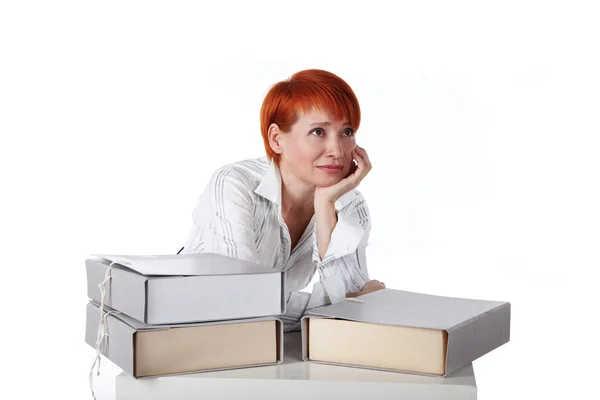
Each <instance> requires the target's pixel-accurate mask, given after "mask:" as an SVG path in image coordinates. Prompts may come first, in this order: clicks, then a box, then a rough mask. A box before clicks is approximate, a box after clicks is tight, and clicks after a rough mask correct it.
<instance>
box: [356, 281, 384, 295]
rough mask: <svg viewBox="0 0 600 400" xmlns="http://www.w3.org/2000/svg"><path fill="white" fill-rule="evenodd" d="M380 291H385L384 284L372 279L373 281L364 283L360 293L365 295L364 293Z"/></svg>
mask: <svg viewBox="0 0 600 400" xmlns="http://www.w3.org/2000/svg"><path fill="white" fill-rule="evenodd" d="M381 289H385V284H384V283H383V282H380V281H378V280H376V279H373V280H370V281H369V282H367V283H365V285H364V286H363V288H362V289H361V290H360V291H361V292H362V294H365V293H370V292H375V291H377V290H381Z"/></svg>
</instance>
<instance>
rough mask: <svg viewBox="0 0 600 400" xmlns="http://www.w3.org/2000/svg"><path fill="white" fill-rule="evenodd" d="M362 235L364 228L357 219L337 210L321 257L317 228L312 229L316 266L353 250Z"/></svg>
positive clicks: (363, 234) (361, 238)
mask: <svg viewBox="0 0 600 400" xmlns="http://www.w3.org/2000/svg"><path fill="white" fill-rule="evenodd" d="M364 236H365V228H363V227H362V225H360V223H359V222H358V221H356V220H355V219H354V218H352V217H351V216H349V215H347V214H346V213H344V212H339V213H338V220H337V223H336V224H335V227H334V228H333V231H332V232H331V238H330V239H329V246H328V247H327V251H326V252H325V256H324V257H323V259H321V257H320V256H319V247H318V245H317V230H316V229H315V230H314V232H313V262H316V263H317V267H321V266H322V265H325V264H327V263H328V262H330V261H332V260H335V259H336V258H341V257H344V256H345V255H348V254H350V253H353V252H355V251H356V249H357V248H358V246H359V244H360V242H361V241H362V240H363V238H364Z"/></svg>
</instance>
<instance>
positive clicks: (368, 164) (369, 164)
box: [356, 146, 371, 172]
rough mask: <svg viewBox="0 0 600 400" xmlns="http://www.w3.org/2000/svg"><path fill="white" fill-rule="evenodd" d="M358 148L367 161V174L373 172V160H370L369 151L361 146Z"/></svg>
mask: <svg viewBox="0 0 600 400" xmlns="http://www.w3.org/2000/svg"><path fill="white" fill-rule="evenodd" d="M356 148H357V149H358V151H359V154H360V155H361V157H362V158H363V160H364V161H365V166H366V167H365V168H366V169H367V172H368V171H370V170H371V159H370V158H369V155H368V154H367V151H366V150H365V149H363V148H362V147H360V146H356Z"/></svg>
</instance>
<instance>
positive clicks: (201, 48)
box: [0, 0, 600, 400]
mask: <svg viewBox="0 0 600 400" xmlns="http://www.w3.org/2000/svg"><path fill="white" fill-rule="evenodd" d="M216 3H217V2H206V3H202V2H171V1H163V2H157V1H143V2H141V1H102V2H83V1H72V2H66V1H54V2H37V3H33V2H29V1H19V2H17V1H14V2H9V1H7V2H3V3H2V4H1V5H0V59H1V62H0V70H1V73H0V133H1V134H2V136H1V137H2V141H1V146H0V166H1V171H2V172H1V173H2V180H1V182H2V189H3V191H2V192H3V194H2V196H1V202H2V206H1V208H0V217H1V228H0V229H1V231H0V232H1V237H0V238H1V240H2V241H1V243H2V244H1V246H2V247H1V248H2V255H3V257H4V262H3V264H4V265H3V275H2V289H1V290H0V296H1V300H2V305H3V314H2V317H1V319H0V321H1V324H2V325H1V328H2V329H1V332H0V335H1V339H2V345H3V346H2V348H3V351H2V361H3V362H2V363H1V364H0V365H1V368H2V375H3V377H4V379H3V381H5V383H3V385H2V386H3V390H6V391H7V392H6V393H9V392H8V390H9V389H11V388H14V389H15V390H17V391H15V392H13V394H12V395H10V398H33V397H36V395H37V397H40V396H43V395H51V394H52V397H54V394H60V398H64V399H67V398H68V399H84V398H91V397H90V396H89V392H88V386H87V385H88V382H87V374H88V371H89V367H90V365H91V363H92V361H93V357H94V351H93V350H92V349H91V348H90V347H88V346H87V345H86V344H85V343H84V328H85V323H84V311H85V304H86V302H87V297H86V289H85V270H84V259H85V257H86V256H87V255H88V254H90V253H103V252H105V253H128V254H132V253H140V254H161V253H173V252H176V251H177V250H179V248H180V247H181V245H182V242H183V240H184V238H185V236H186V234H187V230H188V229H189V226H190V223H191V212H192V209H193V207H194V205H195V202H196V200H197V199H198V197H199V195H200V194H201V192H202V190H203V189H204V186H205V185H206V183H207V181H208V178H209V176H210V174H211V173H212V171H213V170H214V169H216V168H218V167H219V166H221V165H223V164H225V163H228V162H231V161H236V160H240V159H243V158H250V157H258V156H261V155H262V154H263V147H262V141H261V137H260V131H259V119H258V115H259V114H258V113H259V109H260V105H261V102H262V99H263V96H264V94H265V93H266V91H267V90H268V88H269V86H270V85H271V84H273V83H275V82H276V81H278V80H281V79H285V78H287V77H288V76H290V75H291V74H292V73H294V72H296V71H298V70H301V69H305V68H321V69H326V70H330V71H332V72H334V73H336V74H338V75H340V76H341V77H343V78H344V79H345V80H346V81H347V82H348V83H349V84H350V85H351V86H352V87H353V88H354V90H355V92H356V94H357V96H358V98H359V101H360V102H361V106H362V111H363V122H362V126H361V127H360V129H359V131H358V136H357V141H358V143H359V144H360V145H361V146H363V147H365V148H366V149H367V151H368V152H369V155H370V158H371V160H372V163H373V170H372V172H371V174H370V175H369V176H368V177H367V179H366V180H365V181H364V182H363V183H362V184H361V186H360V187H359V189H360V190H361V191H362V192H363V194H364V195H365V197H366V198H367V200H368V203H369V207H370V210H371V214H372V218H373V232H372V236H371V243H370V247H369V253H368V260H369V268H370V271H371V276H372V277H373V278H376V279H380V280H383V281H385V282H386V284H387V286H388V287H394V288H399V289H406V290H416V291H422V292H426V293H433V294H441V295H453V296H461V297H475V298H483V299H491V300H506V301H510V302H511V303H512V307H513V318H512V338H511V342H510V343H508V344H507V345H505V346H503V347H502V348H500V349H497V350H495V351H493V352H492V353H490V354H488V355H486V356H484V357H483V358H481V359H479V360H477V361H476V362H475V364H474V365H475V372H476V377H477V383H478V386H479V396H480V398H481V399H485V400H488V399H506V398H523V399H525V398H554V397H556V398H569V397H571V396H572V397H575V394H578V395H583V394H584V392H585V391H586V390H591V388H592V383H593V382H594V381H595V380H596V374H594V370H595V372H596V373H597V371H598V367H597V360H596V359H594V356H598V355H599V354H598V345H597V343H598V341H597V338H596V332H597V331H596V330H594V329H592V328H593V327H594V326H595V325H596V319H597V317H593V315H598V309H597V308H598V304H600V302H599V301H598V298H597V296H593V295H592V290H594V289H596V282H597V281H596V279H595V278H594V276H595V275H596V274H597V271H596V270H597V269H598V267H599V266H600V263H599V257H598V251H597V250H598V243H599V240H600V228H599V226H600V213H599V211H598V204H600V196H599V194H598V187H599V182H600V179H599V177H598V171H599V170H600V168H599V167H600V165H599V161H598V152H599V150H600V149H599V146H598V144H599V139H598V134H599V133H600V129H599V127H600V126H599V125H600V124H599V122H598V111H599V110H600V79H599V75H598V71H600V63H599V61H598V42H597V39H595V38H597V37H599V36H600V29H599V27H598V24H597V20H598V17H599V14H598V12H597V11H596V10H595V9H594V8H593V7H592V5H591V4H592V2H588V3H584V2H574V1H571V2H541V1H540V2H532V1H516V2H508V1H503V2H482V1H479V2H469V3H466V2H461V3H458V2H427V1H420V2H395V3H392V2H390V3H388V2H380V1H373V0H370V1H368V2H364V1H361V2H350V1H343V2H342V1H328V2H325V1H324V2H312V1H303V2H274V1H271V2H267V1H256V0H255V1H248V2H231V1H229V2H220V3H219V5H218V6H217V5H216ZM549 3H551V4H549ZM102 366H103V370H102V375H101V376H100V377H99V379H98V392H99V398H100V399H110V398H112V397H111V396H112V393H111V390H112V386H111V385H113V377H114V376H115V375H116V374H117V373H118V372H119V369H118V368H116V367H115V366H114V365H113V364H111V363H110V362H108V361H103V364H102ZM6 384H8V386H6ZM587 397H589V396H587Z"/></svg>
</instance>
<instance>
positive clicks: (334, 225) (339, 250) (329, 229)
mask: <svg viewBox="0 0 600 400" xmlns="http://www.w3.org/2000/svg"><path fill="white" fill-rule="evenodd" d="M351 195H352V194H351ZM354 195H355V198H354V199H353V200H352V201H351V202H350V203H349V204H347V205H345V206H343V207H341V208H340V209H339V210H336V207H335V203H330V202H323V203H322V204H317V203H315V217H316V232H315V239H314V245H313V261H314V262H315V263H316V265H317V270H318V272H319V276H320V282H319V283H318V284H321V285H322V286H323V289H324V291H325V293H326V294H327V295H328V297H329V300H330V302H331V303H337V302H340V301H342V300H344V298H346V297H355V296H356V295H359V294H362V293H361V290H363V288H364V287H365V284H366V283H367V282H369V272H368V269H367V262H366V247H367V245H368V240H369V235H370V232H371V217H370V214H369V209H368V207H367V204H366V202H365V200H364V198H363V196H362V195H361V194H360V193H359V192H355V193H354Z"/></svg>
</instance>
